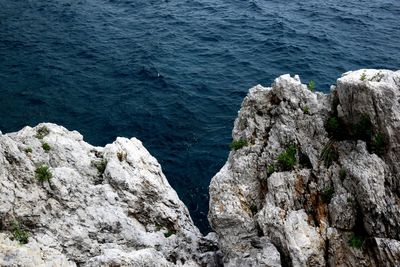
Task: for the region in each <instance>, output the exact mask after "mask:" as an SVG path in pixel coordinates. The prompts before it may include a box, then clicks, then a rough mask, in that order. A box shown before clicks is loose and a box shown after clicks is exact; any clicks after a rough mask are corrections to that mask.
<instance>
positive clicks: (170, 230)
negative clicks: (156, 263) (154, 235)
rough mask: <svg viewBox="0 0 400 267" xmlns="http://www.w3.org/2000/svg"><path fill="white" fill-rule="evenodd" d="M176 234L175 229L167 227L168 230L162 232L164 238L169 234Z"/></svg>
mask: <svg viewBox="0 0 400 267" xmlns="http://www.w3.org/2000/svg"><path fill="white" fill-rule="evenodd" d="M175 234H176V230H174V229H169V230H168V232H166V233H164V236H165V238H168V237H170V236H171V235H175Z"/></svg>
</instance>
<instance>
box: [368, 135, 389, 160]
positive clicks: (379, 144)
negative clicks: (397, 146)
mask: <svg viewBox="0 0 400 267" xmlns="http://www.w3.org/2000/svg"><path fill="white" fill-rule="evenodd" d="M386 146H387V142H386V138H385V136H384V135H383V134H382V133H377V134H376V135H375V137H374V138H373V139H372V143H371V151H372V152H373V153H375V154H377V155H378V156H382V155H383V154H384V153H385V148H386Z"/></svg>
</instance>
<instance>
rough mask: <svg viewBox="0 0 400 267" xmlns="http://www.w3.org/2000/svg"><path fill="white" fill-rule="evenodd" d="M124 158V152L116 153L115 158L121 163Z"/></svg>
mask: <svg viewBox="0 0 400 267" xmlns="http://www.w3.org/2000/svg"><path fill="white" fill-rule="evenodd" d="M126 157H127V155H126V152H123V151H120V152H118V153H117V158H118V160H119V161H121V162H122V161H124V160H126Z"/></svg>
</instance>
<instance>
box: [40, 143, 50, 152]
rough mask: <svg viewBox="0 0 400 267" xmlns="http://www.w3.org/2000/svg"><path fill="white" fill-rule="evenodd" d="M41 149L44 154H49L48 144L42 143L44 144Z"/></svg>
mask: <svg viewBox="0 0 400 267" xmlns="http://www.w3.org/2000/svg"><path fill="white" fill-rule="evenodd" d="M42 148H43V150H44V151H45V152H49V151H50V149H51V146H50V145H49V144H48V143H44V144H43V145H42Z"/></svg>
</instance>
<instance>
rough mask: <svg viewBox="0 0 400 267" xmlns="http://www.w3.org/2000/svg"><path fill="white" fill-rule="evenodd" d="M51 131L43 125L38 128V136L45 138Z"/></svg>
mask: <svg viewBox="0 0 400 267" xmlns="http://www.w3.org/2000/svg"><path fill="white" fill-rule="evenodd" d="M49 133H50V131H49V129H48V128H47V127H46V126H42V127H40V128H39V129H37V130H36V138H38V139H43V138H44V137H45V136H46V135H48V134H49Z"/></svg>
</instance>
